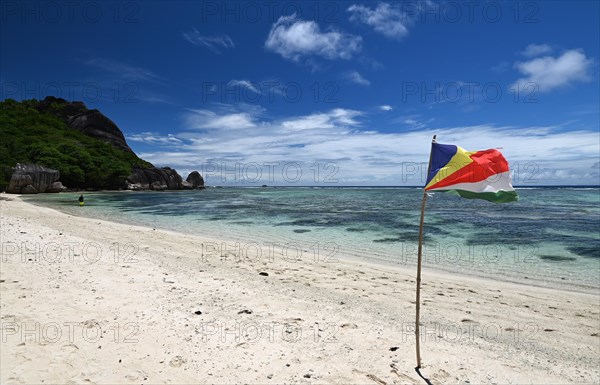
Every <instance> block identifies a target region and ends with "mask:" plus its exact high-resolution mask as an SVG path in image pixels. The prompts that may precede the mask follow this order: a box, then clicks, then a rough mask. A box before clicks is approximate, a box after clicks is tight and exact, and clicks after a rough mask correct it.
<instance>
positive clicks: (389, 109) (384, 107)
mask: <svg viewBox="0 0 600 385" xmlns="http://www.w3.org/2000/svg"><path fill="white" fill-rule="evenodd" d="M379 109H380V110H382V111H391V110H393V109H394V107H392V106H390V105H389V104H384V105H382V106H379Z"/></svg>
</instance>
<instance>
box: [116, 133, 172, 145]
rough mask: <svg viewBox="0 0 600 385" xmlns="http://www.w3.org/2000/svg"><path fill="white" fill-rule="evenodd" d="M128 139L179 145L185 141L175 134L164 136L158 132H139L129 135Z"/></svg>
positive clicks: (147, 142)
mask: <svg viewBox="0 0 600 385" xmlns="http://www.w3.org/2000/svg"><path fill="white" fill-rule="evenodd" d="M127 140H131V141H133V142H138V143H146V144H155V145H174V144H175V145H177V144H182V143H183V141H182V140H181V139H179V138H177V137H176V136H175V135H173V134H167V135H166V136H164V135H161V134H159V133H156V132H141V133H139V134H132V135H128V136H127Z"/></svg>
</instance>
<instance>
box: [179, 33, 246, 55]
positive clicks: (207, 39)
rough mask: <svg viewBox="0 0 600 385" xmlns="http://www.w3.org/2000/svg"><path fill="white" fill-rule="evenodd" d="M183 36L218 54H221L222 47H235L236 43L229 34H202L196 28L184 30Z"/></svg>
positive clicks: (194, 43)
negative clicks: (188, 30)
mask: <svg viewBox="0 0 600 385" xmlns="http://www.w3.org/2000/svg"><path fill="white" fill-rule="evenodd" d="M183 38H184V39H185V40H187V41H189V42H190V43H192V44H193V45H196V46H199V47H205V48H208V49H210V50H211V51H212V52H214V53H216V54H220V53H221V51H220V50H219V49H220V48H234V47H235V44H234V43H233V40H231V38H230V37H229V35H216V36H202V35H201V34H200V32H198V30H197V29H196V28H194V29H192V30H191V31H190V32H184V33H183Z"/></svg>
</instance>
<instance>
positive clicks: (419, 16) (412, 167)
mask: <svg viewBox="0 0 600 385" xmlns="http://www.w3.org/2000/svg"><path fill="white" fill-rule="evenodd" d="M0 7H1V9H0V11H1V13H0V17H1V18H2V19H1V27H0V28H1V30H0V32H1V35H0V43H1V45H0V82H1V85H2V88H1V90H0V92H1V94H0V98H1V99H5V98H13V99H17V100H19V99H29V98H33V97H35V98H38V99H39V98H43V97H45V96H46V95H55V96H59V97H63V98H66V99H69V100H82V101H84V102H85V103H86V104H87V105H88V107H90V108H98V109H99V110H101V111H102V112H103V113H105V114H106V115H107V116H109V117H110V118H111V119H112V120H113V121H115V123H117V125H118V126H119V127H120V128H121V129H122V130H123V132H124V134H125V135H126V137H127V140H128V143H129V144H130V146H131V147H132V148H133V149H134V150H135V151H136V152H137V153H138V154H139V155H140V156H141V157H143V158H144V159H146V160H149V161H151V162H153V163H154V164H156V165H161V166H163V165H164V166H171V167H174V168H176V169H177V170H179V171H180V173H181V174H182V175H184V177H185V175H187V172H189V171H191V170H195V169H196V170H199V171H201V172H202V173H204V174H205V176H208V183H209V184H241V185H253V184H254V185H255V184H270V185H273V184H290V183H297V184H303V185H313V184H317V185H336V184H338V185H361V184H366V185H403V184H409V185H420V184H422V183H423V181H424V179H423V178H424V170H423V168H424V165H423V164H424V163H425V162H426V161H427V158H428V151H429V143H430V140H431V136H432V135H433V134H437V135H438V140H439V141H440V142H442V143H453V144H458V145H460V146H462V147H464V148H466V149H469V150H481V149H486V148H502V151H503V153H504V154H505V156H506V158H507V159H508V160H509V162H510V163H511V165H512V168H513V170H514V172H515V175H514V180H515V184H517V185H522V184H532V185H536V184H537V185H541V184H598V183H599V172H600V162H599V160H600V159H599V154H600V134H599V105H600V103H599V89H600V88H599V83H598V82H599V76H598V69H599V58H600V52H599V47H600V37H599V34H600V32H599V31H600V25H599V20H600V17H599V14H600V8H599V2H597V1H539V2H536V1H531V2H515V1H471V2H456V1H435V2H434V1H420V2H398V1H394V2H375V1H372V2H371V1H370V2H354V1H343V2H333V1H331V2H329V1H324V2H319V3H315V2H308V1H302V2H299V1H283V2H280V1H246V2H241V1H240V2H217V1H203V2H196V1H180V2H177V1H171V2H166V1H165V2H162V1H121V2H116V1H109V2H100V1H84V2H80V3H73V2H60V1H59V2H48V3H47V2H17V1H3V2H2V3H0Z"/></svg>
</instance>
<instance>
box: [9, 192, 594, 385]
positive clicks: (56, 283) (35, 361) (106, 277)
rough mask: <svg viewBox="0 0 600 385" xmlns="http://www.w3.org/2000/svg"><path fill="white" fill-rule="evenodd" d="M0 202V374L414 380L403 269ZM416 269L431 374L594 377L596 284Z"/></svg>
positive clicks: (49, 378)
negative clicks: (221, 247)
mask: <svg viewBox="0 0 600 385" xmlns="http://www.w3.org/2000/svg"><path fill="white" fill-rule="evenodd" d="M0 205H1V206H0V207H1V213H2V222H1V223H0V225H1V230H2V234H1V235H2V242H3V255H2V257H3V261H2V270H1V276H0V280H1V286H0V288H1V294H2V338H3V345H2V353H1V354H2V357H1V362H2V368H1V370H0V372H1V373H2V379H1V380H2V382H3V383H41V382H42V381H43V382H61V381H64V379H66V378H68V379H70V381H73V382H75V383H100V384H101V383H189V384H192V383H206V382H209V383H232V382H235V383H241V382H243V383H375V384H383V383H390V384H391V383H403V384H405V383H423V381H424V380H423V379H422V378H420V377H419V375H418V373H417V372H416V371H415V369H414V367H415V357H414V354H415V352H414V347H415V346H414V344H415V338H414V300H415V298H414V286H415V272H414V269H407V268H401V267H391V266H386V265H378V264H372V263H368V262H358V261H356V260H352V259H349V260H346V259H344V258H343V256H340V258H338V259H337V260H336V261H335V262H334V263H326V262H315V261H314V260H311V259H305V260H300V261H291V260H289V258H281V257H280V256H281V255H282V254H281V253H280V252H278V251H277V250H275V249H273V256H274V257H273V258H272V259H270V260H269V259H266V260H260V261H255V262H251V261H249V260H248V259H247V258H241V257H240V256H239V255H235V254H233V253H232V252H226V253H225V254H223V256H218V257H217V255H216V254H214V253H208V254H207V253H206V249H205V248H204V249H203V245H207V244H210V245H213V244H214V243H215V242H217V243H221V240H219V239H214V238H212V239H211V238H206V237H203V236H201V235H190V234H183V233H176V232H173V231H167V230H162V229H159V228H150V227H141V226H134V225H126V224H117V223H112V222H107V221H104V220H99V219H90V218H84V217H80V216H75V215H69V214H65V213H61V212H58V211H56V210H54V209H50V208H44V207H40V206H34V205H32V204H30V203H26V202H24V201H23V200H22V199H21V198H20V197H18V196H2V200H1V201H0ZM7 240H10V244H7ZM234 249H235V248H234V246H233V245H230V248H229V250H234ZM203 250H204V254H203ZM203 255H204V256H203ZM236 257H238V258H236ZM423 276H424V282H423V290H422V301H423V306H422V319H421V322H422V325H421V333H422V338H421V344H422V354H423V367H422V368H421V369H420V373H421V375H422V376H423V377H425V378H428V379H429V380H430V381H431V382H432V383H519V384H523V383H595V382H597V380H598V376H599V375H600V373H599V371H598V367H597V365H596V363H597V359H598V356H599V354H600V351H599V343H598V338H599V337H598V322H599V320H600V314H599V311H598V295H597V293H583V292H573V291H564V290H554V289H549V288H539V287H533V286H526V285H522V284H514V283H506V282H502V281H499V280H491V279H481V278H479V279H478V278H474V277H466V276H461V275H454V274H453V275H448V274H440V273H439V272H433V271H425V272H424V274H423Z"/></svg>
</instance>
